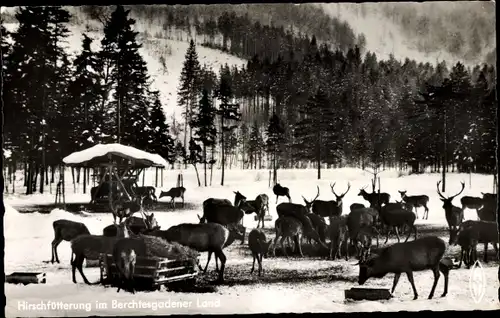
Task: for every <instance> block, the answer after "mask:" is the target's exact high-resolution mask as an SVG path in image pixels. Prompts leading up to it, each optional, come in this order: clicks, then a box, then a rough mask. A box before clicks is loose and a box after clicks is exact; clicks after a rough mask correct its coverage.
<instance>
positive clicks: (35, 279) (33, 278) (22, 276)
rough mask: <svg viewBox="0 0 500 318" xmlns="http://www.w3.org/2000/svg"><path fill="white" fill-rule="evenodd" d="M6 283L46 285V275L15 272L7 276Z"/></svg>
mask: <svg viewBox="0 0 500 318" xmlns="http://www.w3.org/2000/svg"><path fill="white" fill-rule="evenodd" d="M5 281H6V282H7V283H9V284H24V285H28V284H45V283H46V281H47V280H46V277H45V273H29V272H14V273H12V274H10V275H7V276H5Z"/></svg>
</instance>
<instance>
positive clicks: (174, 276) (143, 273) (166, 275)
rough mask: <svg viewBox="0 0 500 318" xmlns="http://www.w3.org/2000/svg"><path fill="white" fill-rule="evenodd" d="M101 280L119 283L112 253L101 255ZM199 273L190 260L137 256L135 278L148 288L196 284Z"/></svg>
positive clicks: (114, 283)
mask: <svg viewBox="0 0 500 318" xmlns="http://www.w3.org/2000/svg"><path fill="white" fill-rule="evenodd" d="M99 261H100V268H101V282H103V283H104V282H106V283H110V284H112V285H116V284H117V279H118V269H117V268H116V265H115V263H114V261H113V256H112V255H111V254H101V255H100V259H99ZM197 275H198V271H197V268H196V267H194V264H193V263H192V262H191V261H188V260H169V259H167V258H160V257H139V256H138V257H137V263H136V266H135V272H134V280H135V281H136V282H137V281H140V280H142V281H143V283H145V284H146V285H148V288H150V289H155V288H159V287H160V286H161V285H168V284H170V283H173V282H178V281H185V282H187V284H194V283H195V279H196V276H197Z"/></svg>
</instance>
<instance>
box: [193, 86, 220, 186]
mask: <svg viewBox="0 0 500 318" xmlns="http://www.w3.org/2000/svg"><path fill="white" fill-rule="evenodd" d="M193 115H194V116H193V119H192V121H191V123H190V126H191V127H192V128H193V130H194V134H195V140H196V141H198V142H201V144H202V145H203V160H202V161H201V162H202V163H203V169H204V181H205V186H207V163H208V161H207V149H209V148H210V147H211V146H212V145H214V144H215V141H216V138H217V129H216V128H215V115H216V109H215V107H213V106H212V102H211V99H210V96H209V95H208V91H207V90H206V89H203V93H202V97H201V100H200V102H199V105H198V110H197V111H196V112H195V113H194V114H193Z"/></svg>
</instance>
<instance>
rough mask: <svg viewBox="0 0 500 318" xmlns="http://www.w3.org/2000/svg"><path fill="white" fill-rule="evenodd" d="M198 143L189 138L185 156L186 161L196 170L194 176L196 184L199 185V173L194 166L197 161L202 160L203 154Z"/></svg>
mask: <svg viewBox="0 0 500 318" xmlns="http://www.w3.org/2000/svg"><path fill="white" fill-rule="evenodd" d="M202 152H203V151H202V150H201V147H200V145H198V144H197V143H196V141H194V139H191V140H189V152H188V156H187V158H186V162H187V163H189V164H192V165H193V167H194V170H195V171H196V178H197V180H198V186H199V187H201V181H200V174H199V173H198V167H197V166H196V165H197V164H198V163H200V162H202V160H203V155H202Z"/></svg>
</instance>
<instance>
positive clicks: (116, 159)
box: [63, 144, 167, 211]
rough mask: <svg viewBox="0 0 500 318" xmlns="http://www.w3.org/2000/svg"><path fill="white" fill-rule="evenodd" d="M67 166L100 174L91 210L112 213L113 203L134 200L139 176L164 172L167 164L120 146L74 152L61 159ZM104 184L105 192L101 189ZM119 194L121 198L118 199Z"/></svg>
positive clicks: (142, 152) (146, 154)
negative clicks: (147, 171)
mask: <svg viewBox="0 0 500 318" xmlns="http://www.w3.org/2000/svg"><path fill="white" fill-rule="evenodd" d="M63 162H64V164H65V165H66V166H70V167H80V168H93V169H94V170H95V171H99V173H95V174H97V175H98V176H99V181H98V184H97V186H96V192H97V194H99V195H98V196H96V197H95V198H92V199H93V200H92V202H93V203H94V206H93V209H94V210H103V209H104V210H111V211H113V204H114V202H115V200H119V199H120V198H121V197H122V198H123V199H125V200H128V201H133V200H135V199H136V197H137V195H136V193H135V191H134V188H135V187H136V186H137V180H138V178H139V175H140V174H141V173H142V172H143V171H144V169H146V168H150V167H156V168H164V167H165V166H167V162H166V160H165V159H163V158H162V157H161V156H159V155H157V154H152V153H148V152H145V151H142V150H139V149H136V148H133V147H130V146H125V145H121V144H98V145H95V146H93V147H91V148H88V149H85V150H82V151H79V152H75V153H72V154H70V155H69V156H67V157H65V158H64V159H63ZM104 184H106V187H107V189H106V190H104V191H102V192H103V193H101V190H100V189H101V187H102V186H103V185H104ZM119 194H120V195H119Z"/></svg>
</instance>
